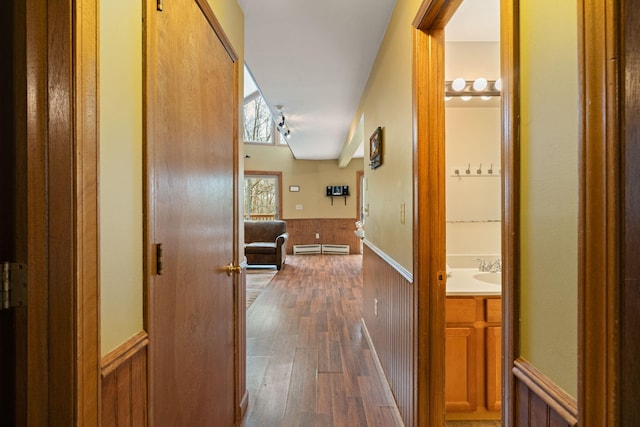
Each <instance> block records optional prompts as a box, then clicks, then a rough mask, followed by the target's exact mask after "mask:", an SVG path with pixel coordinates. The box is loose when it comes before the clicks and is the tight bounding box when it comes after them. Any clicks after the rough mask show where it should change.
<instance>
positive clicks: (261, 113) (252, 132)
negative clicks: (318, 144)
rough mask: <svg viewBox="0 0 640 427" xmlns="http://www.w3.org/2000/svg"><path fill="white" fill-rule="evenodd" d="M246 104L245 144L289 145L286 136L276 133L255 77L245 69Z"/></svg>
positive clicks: (243, 106) (269, 111)
mask: <svg viewBox="0 0 640 427" xmlns="http://www.w3.org/2000/svg"><path fill="white" fill-rule="evenodd" d="M244 86H245V87H244V102H243V105H242V130H243V132H242V134H243V138H244V142H248V143H252V144H272V145H273V144H278V145H287V141H286V139H285V138H284V136H283V135H282V134H281V133H280V132H277V131H276V125H275V122H274V120H273V116H272V115H271V110H270V109H269V106H268V105H267V103H266V101H265V99H264V98H263V97H262V95H261V94H260V91H259V90H258V86H257V85H256V83H255V81H254V80H253V76H252V75H251V73H250V72H249V69H248V68H247V66H246V65H245V67H244Z"/></svg>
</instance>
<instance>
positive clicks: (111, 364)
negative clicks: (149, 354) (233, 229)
mask: <svg viewBox="0 0 640 427" xmlns="http://www.w3.org/2000/svg"><path fill="white" fill-rule="evenodd" d="M148 345H149V336H148V335H147V333H146V332H145V331H140V332H138V333H137V334H135V335H133V336H132V337H131V338H129V339H128V340H127V341H125V342H124V343H122V344H121V345H119V346H118V347H117V348H115V349H114V350H113V351H111V352H109V353H107V354H106V355H105V356H104V357H103V358H102V363H101V365H102V370H101V374H102V378H105V377H107V376H108V375H109V374H111V373H112V372H114V371H116V370H117V369H118V368H119V367H120V366H121V365H122V364H123V363H126V362H127V361H128V360H129V359H131V357H132V356H133V355H134V354H136V353H138V352H139V351H140V350H141V349H142V348H144V347H147V346H148Z"/></svg>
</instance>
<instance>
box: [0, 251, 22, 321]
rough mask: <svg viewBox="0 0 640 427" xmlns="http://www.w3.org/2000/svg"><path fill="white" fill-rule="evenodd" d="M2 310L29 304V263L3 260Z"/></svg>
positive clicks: (0, 307) (0, 308)
mask: <svg viewBox="0 0 640 427" xmlns="http://www.w3.org/2000/svg"><path fill="white" fill-rule="evenodd" d="M1 265H2V291H1V301H0V304H1V305H0V310H7V309H9V308H14V307H24V306H26V305H27V265H26V264H18V263H13V262H3V263H1Z"/></svg>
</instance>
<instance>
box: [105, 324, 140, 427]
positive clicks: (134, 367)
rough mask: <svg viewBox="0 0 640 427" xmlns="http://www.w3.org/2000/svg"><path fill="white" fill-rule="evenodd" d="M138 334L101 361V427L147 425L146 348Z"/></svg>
mask: <svg viewBox="0 0 640 427" xmlns="http://www.w3.org/2000/svg"><path fill="white" fill-rule="evenodd" d="M148 345H149V338H148V336H147V333H146V332H144V331H141V332H139V333H137V334H136V335H134V336H133V337H131V338H130V339H129V340H128V341H126V342H125V343H123V344H122V345H121V346H119V347H118V348H116V349H115V350H113V351H112V352H110V353H109V354H107V355H106V356H104V357H103V358H102V426H103V427H111V426H118V427H122V426H131V427H137V426H146V425H147V406H148V403H147V347H148Z"/></svg>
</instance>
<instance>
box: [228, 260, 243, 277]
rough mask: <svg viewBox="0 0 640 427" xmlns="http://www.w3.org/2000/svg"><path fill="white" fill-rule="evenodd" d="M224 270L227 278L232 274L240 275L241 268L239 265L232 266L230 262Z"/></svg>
mask: <svg viewBox="0 0 640 427" xmlns="http://www.w3.org/2000/svg"><path fill="white" fill-rule="evenodd" d="M225 270H226V271H227V276H231V274H232V273H237V274H240V272H241V271H242V268H241V267H240V266H239V265H233V263H232V262H230V263H229V265H227V266H226V267H225Z"/></svg>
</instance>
